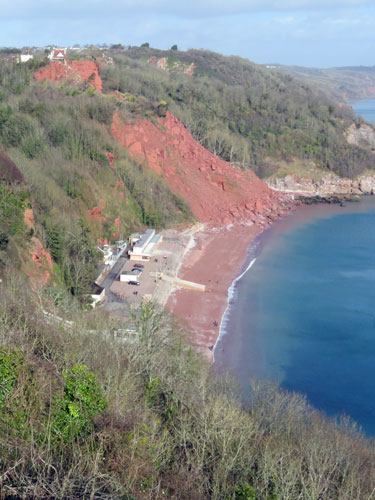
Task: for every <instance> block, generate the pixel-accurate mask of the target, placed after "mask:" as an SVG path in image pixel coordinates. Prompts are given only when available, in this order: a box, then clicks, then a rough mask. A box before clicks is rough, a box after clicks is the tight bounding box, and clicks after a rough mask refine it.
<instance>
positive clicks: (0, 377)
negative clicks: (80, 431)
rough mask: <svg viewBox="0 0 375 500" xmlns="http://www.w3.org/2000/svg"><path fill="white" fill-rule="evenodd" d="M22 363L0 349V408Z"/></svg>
mask: <svg viewBox="0 0 375 500" xmlns="http://www.w3.org/2000/svg"><path fill="white" fill-rule="evenodd" d="M0 237H1V236H0ZM22 361H23V358H22V355H21V354H20V353H16V352H9V351H6V350H5V349H0V407H2V406H3V405H4V403H5V401H6V399H7V396H8V394H9V393H10V392H12V390H13V388H14V385H15V383H16V380H17V377H18V369H19V367H20V365H21V364H22Z"/></svg>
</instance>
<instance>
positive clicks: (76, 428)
mask: <svg viewBox="0 0 375 500" xmlns="http://www.w3.org/2000/svg"><path fill="white" fill-rule="evenodd" d="M63 378H64V381H65V385H64V391H63V395H62V396H57V397H56V398H55V401H54V403H53V408H52V423H51V425H52V430H53V432H54V434H55V435H56V437H57V438H58V439H59V440H61V441H63V442H70V441H72V440H74V439H76V438H79V437H85V436H87V435H88V434H89V433H90V432H92V431H93V428H94V417H95V416H96V415H98V414H99V413H100V412H102V411H103V410H104V409H105V408H106V406H107V403H106V400H105V398H104V396H103V391H102V388H101V386H100V384H98V382H97V380H96V377H95V375H94V374H93V373H92V372H91V371H89V370H88V368H87V366H85V365H75V366H73V367H72V368H71V369H68V370H65V371H64V373H63Z"/></svg>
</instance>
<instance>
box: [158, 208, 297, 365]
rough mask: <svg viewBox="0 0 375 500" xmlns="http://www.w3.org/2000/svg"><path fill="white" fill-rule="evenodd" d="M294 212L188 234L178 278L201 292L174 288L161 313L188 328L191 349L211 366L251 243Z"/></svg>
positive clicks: (249, 259) (246, 265)
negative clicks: (201, 286)
mask: <svg viewBox="0 0 375 500" xmlns="http://www.w3.org/2000/svg"><path fill="white" fill-rule="evenodd" d="M295 208H296V204H294V203H293V204H291V205H290V206H289V210H288V212H286V213H284V214H283V215H282V216H281V217H277V218H276V219H275V220H273V221H269V222H267V223H264V222H263V224H260V223H258V224H257V223H254V222H252V221H249V220H241V221H237V222H235V223H233V224H230V225H227V226H225V225H221V226H216V227H215V226H203V227H202V228H201V229H200V230H198V231H197V232H195V233H194V234H193V236H192V237H193V239H194V244H193V245H191V247H190V249H189V251H188V252H186V254H185V256H184V259H183V261H182V263H181V266H180V269H179V273H178V277H179V278H182V279H186V280H188V281H194V282H197V283H201V284H204V285H206V292H197V291H191V290H182V289H173V290H172V291H171V293H170V295H169V297H168V300H167V302H166V309H167V310H168V311H169V312H170V313H172V314H174V315H175V316H176V317H177V318H178V319H179V320H180V321H181V323H182V324H183V325H185V326H186V327H187V328H188V329H189V332H191V334H192V336H191V339H190V340H191V343H192V345H193V346H194V347H196V348H197V349H198V350H199V351H200V352H202V353H203V355H204V356H205V357H206V358H207V359H208V360H209V361H210V362H211V363H213V362H214V350H215V347H216V345H217V342H218V341H219V339H220V337H221V335H223V334H224V333H225V316H226V313H227V312H228V311H229V310H230V307H231V305H232V301H233V299H234V297H233V295H231V294H232V293H234V294H235V284H236V283H237V282H238V281H239V279H241V278H242V276H244V275H245V274H246V272H247V271H248V270H249V269H250V267H251V265H252V259H254V250H255V249H254V248H252V245H253V243H254V241H255V239H256V238H257V237H259V235H260V234H263V233H264V231H265V230H267V229H268V228H269V227H271V226H272V225H273V224H274V222H276V221H278V220H280V219H281V218H283V217H285V215H287V214H289V213H290V212H291V211H293V209H295ZM252 253H253V256H251V255H252ZM197 311H199V314H198V315H197Z"/></svg>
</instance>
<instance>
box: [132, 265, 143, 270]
mask: <svg viewBox="0 0 375 500" xmlns="http://www.w3.org/2000/svg"><path fill="white" fill-rule="evenodd" d="M133 267H138V269H143V268H144V267H145V266H144V265H143V264H134V265H133Z"/></svg>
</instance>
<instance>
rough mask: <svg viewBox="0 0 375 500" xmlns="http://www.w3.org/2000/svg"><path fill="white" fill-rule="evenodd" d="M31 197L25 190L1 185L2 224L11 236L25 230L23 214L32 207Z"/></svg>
mask: <svg viewBox="0 0 375 500" xmlns="http://www.w3.org/2000/svg"><path fill="white" fill-rule="evenodd" d="M29 197H30V195H29V193H28V192H27V191H26V190H25V189H23V188H18V187H10V186H4V185H1V184H0V224H1V226H2V227H3V229H5V230H7V231H9V233H10V234H17V233H21V232H22V231H23V230H24V222H23V214H24V211H25V208H27V207H29V206H30V202H29Z"/></svg>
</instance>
